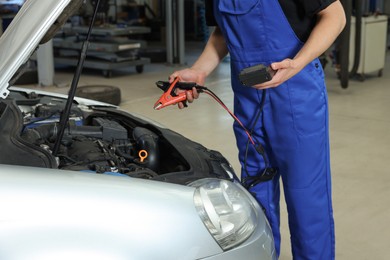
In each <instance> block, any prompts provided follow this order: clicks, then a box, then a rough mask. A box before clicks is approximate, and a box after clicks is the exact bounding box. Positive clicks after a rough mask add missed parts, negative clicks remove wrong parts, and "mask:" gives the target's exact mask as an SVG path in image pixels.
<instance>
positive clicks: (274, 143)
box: [213, 0, 335, 260]
mask: <svg viewBox="0 0 390 260" xmlns="http://www.w3.org/2000/svg"><path fill="white" fill-rule="evenodd" d="M213 9H214V17H215V20H216V22H217V24H218V27H219V28H220V29H221V31H222V34H223V35H224V38H225V40H226V44H227V47H228V50H229V53H230V60H231V81H232V88H233V91H234V112H235V114H236V116H237V117H238V118H239V119H240V120H241V121H242V122H243V124H244V125H245V126H246V128H248V129H253V137H254V138H255V139H256V140H258V142H259V143H261V144H262V145H263V146H264V148H265V151H266V156H267V157H268V160H269V164H270V166H272V167H274V168H277V169H278V173H277V175H276V176H275V177H274V178H273V179H272V180H271V181H267V182H262V183H260V184H258V185H255V186H254V187H252V188H250V192H251V193H252V194H254V196H255V197H256V198H257V200H258V201H259V202H260V203H261V204H262V206H263V207H264V209H265V212H266V215H267V217H268V220H269V222H270V224H271V226H272V230H273V235H274V239H275V247H276V250H277V253H278V255H279V253H280V231H279V226H280V217H279V199H280V186H279V180H280V177H281V179H282V183H283V190H284V194H285V199H286V204H287V210H288V222H289V227H290V234H291V243H292V253H293V256H294V259H315V260H321V259H334V257H335V246H334V245H335V243H334V242H335V241H334V240H335V236H334V221H333V211H332V201H331V177H330V161H329V136H328V105H327V103H328V102H327V93H326V88H325V82H324V73H323V69H322V67H321V64H320V62H319V60H318V59H315V60H313V61H312V62H311V63H309V64H308V65H307V66H306V67H305V68H304V69H303V70H302V71H301V72H300V73H298V74H297V75H295V76H294V77H293V78H291V79H289V80H288V81H286V82H285V83H283V84H282V85H280V86H278V87H276V88H271V89H268V90H267V91H266V96H265V103H264V107H263V111H262V113H261V116H260V117H259V119H258V120H256V118H255V117H256V114H257V112H258V111H259V108H260V106H261V99H262V94H263V91H262V90H256V89H254V88H251V87H245V86H243V85H242V84H241V83H240V81H239V79H238V75H239V72H240V71H241V70H242V69H243V68H246V67H249V66H253V65H257V64H265V65H269V64H271V63H273V62H279V61H282V60H284V59H286V58H293V57H294V56H295V55H296V54H297V52H298V51H299V50H300V49H301V48H302V46H303V42H302V41H301V40H300V39H299V38H298V37H297V35H296V34H295V33H294V31H293V30H292V28H291V25H290V23H289V22H288V20H287V18H286V16H285V13H284V12H283V10H282V8H281V6H280V4H279V1H278V0H214V2H213ZM234 131H235V135H236V139H237V146H238V149H239V159H240V162H241V166H242V176H241V177H242V179H246V177H247V176H248V175H249V176H256V175H259V174H261V173H262V172H263V170H264V168H265V167H266V166H267V165H265V161H264V158H263V157H262V156H261V155H260V154H259V153H258V152H256V150H255V148H254V146H252V145H249V146H248V145H247V144H248V137H247V135H246V133H245V132H244V130H243V129H242V128H241V127H240V126H239V125H238V124H237V123H235V124H234Z"/></svg>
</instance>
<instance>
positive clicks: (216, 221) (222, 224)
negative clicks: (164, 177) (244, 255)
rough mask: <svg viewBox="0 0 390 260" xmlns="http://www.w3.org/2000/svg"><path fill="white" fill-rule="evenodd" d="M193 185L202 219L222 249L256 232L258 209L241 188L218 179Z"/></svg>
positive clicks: (197, 207) (195, 201)
mask: <svg viewBox="0 0 390 260" xmlns="http://www.w3.org/2000/svg"><path fill="white" fill-rule="evenodd" d="M190 186H193V187H196V190H195V194H194V203H195V207H196V210H197V211H198V214H199V216H200V218H201V219H202V221H203V223H204V224H205V226H206V227H207V228H208V230H209V231H210V233H211V234H212V235H213V236H214V238H215V240H216V241H217V242H218V244H219V245H220V246H221V247H222V249H223V250H227V249H229V248H232V247H234V246H237V245H239V244H240V243H242V242H244V241H245V240H246V239H247V238H248V237H249V236H250V235H251V234H252V233H253V231H254V230H255V228H256V225H257V221H258V219H257V217H258V216H257V209H258V208H257V207H256V206H255V204H254V201H253V200H252V199H250V198H249V196H250V195H248V193H247V192H246V191H245V190H244V189H243V188H242V187H241V186H239V185H237V184H235V183H233V182H230V181H226V180H218V179H202V180H198V181H195V182H193V183H191V185H190Z"/></svg>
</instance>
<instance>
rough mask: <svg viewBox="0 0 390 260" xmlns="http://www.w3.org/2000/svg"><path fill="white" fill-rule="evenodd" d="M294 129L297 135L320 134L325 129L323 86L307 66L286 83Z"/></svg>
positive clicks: (311, 66) (317, 76) (311, 65)
mask: <svg viewBox="0 0 390 260" xmlns="http://www.w3.org/2000/svg"><path fill="white" fill-rule="evenodd" d="M288 90H289V95H290V100H291V109H292V114H293V120H294V128H295V130H296V131H297V133H298V134H299V135H302V136H307V135H314V134H317V133H322V132H323V131H324V130H325V127H326V115H327V103H326V96H325V95H326V94H325V91H326V90H325V84H324V82H323V80H322V79H321V78H320V77H319V75H318V72H317V71H315V69H314V65H313V64H309V65H308V66H306V67H305V68H304V69H303V70H302V71H301V72H300V73H298V74H297V75H295V76H294V77H293V78H291V79H290V80H289V81H288Z"/></svg>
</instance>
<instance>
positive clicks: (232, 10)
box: [218, 0, 260, 15]
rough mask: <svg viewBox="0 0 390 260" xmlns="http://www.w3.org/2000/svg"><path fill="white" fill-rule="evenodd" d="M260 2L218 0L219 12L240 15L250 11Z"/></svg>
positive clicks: (250, 0) (252, 0) (251, 0)
mask: <svg viewBox="0 0 390 260" xmlns="http://www.w3.org/2000/svg"><path fill="white" fill-rule="evenodd" d="M259 1H260V0H245V1H243V0H220V1H219V6H218V8H219V10H220V11H221V12H224V13H228V14H235V15H241V14H246V13H248V12H249V11H251V10H252V9H253V8H254V7H256V5H257V4H258V3H259Z"/></svg>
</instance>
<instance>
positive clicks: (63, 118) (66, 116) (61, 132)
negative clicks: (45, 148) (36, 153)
mask: <svg viewBox="0 0 390 260" xmlns="http://www.w3.org/2000/svg"><path fill="white" fill-rule="evenodd" d="M99 5H100V0H97V2H96V6H95V10H94V12H93V16H92V19H91V22H90V24H89V29H88V33H87V37H86V39H85V41H84V42H83V46H82V48H81V52H80V57H79V61H78V63H77V68H76V71H75V74H74V76H73V80H72V85H71V86H70V90H69V93H68V99H67V100H66V105H65V108H64V110H63V111H62V113H61V118H60V123H59V130H58V134H57V139H56V142H55V144H54V147H53V155H54V156H57V154H58V150H59V148H60V144H61V141H62V138H63V136H64V132H65V128H66V127H67V125H68V121H69V115H70V111H71V108H72V104H73V99H74V97H75V94H76V90H77V85H78V83H79V80H80V76H81V72H82V70H83V66H84V61H85V58H86V56H87V50H88V46H89V38H90V37H91V32H92V27H93V25H94V24H95V19H96V15H97V12H98V9H99Z"/></svg>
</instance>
